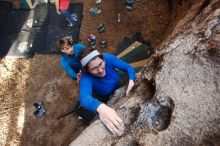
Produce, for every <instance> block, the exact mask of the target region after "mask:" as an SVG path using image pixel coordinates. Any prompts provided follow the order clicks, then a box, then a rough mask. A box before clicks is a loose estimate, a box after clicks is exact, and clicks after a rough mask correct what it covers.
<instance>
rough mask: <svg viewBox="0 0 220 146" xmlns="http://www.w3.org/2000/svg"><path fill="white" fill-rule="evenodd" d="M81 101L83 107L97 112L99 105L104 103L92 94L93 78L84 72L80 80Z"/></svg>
mask: <svg viewBox="0 0 220 146" xmlns="http://www.w3.org/2000/svg"><path fill="white" fill-rule="evenodd" d="M79 101H80V104H81V105H82V106H83V107H85V108H86V109H87V110H89V111H92V112H96V109H97V108H98V106H99V105H100V104H102V102H101V101H99V100H98V99H96V98H94V97H93V96H92V79H91V78H90V77H89V76H88V75H86V74H82V78H81V80H80V96H79Z"/></svg>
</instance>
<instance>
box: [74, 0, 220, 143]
mask: <svg viewBox="0 0 220 146" xmlns="http://www.w3.org/2000/svg"><path fill="white" fill-rule="evenodd" d="M179 2H182V3H183V2H184V1H179ZM120 91H121V92H122V91H124V89H120V90H119V91H118V92H120ZM117 96H118V95H117ZM113 99H115V98H113ZM113 107H114V108H115V109H116V111H117V112H118V113H119V115H120V116H121V117H122V118H123V119H124V122H125V125H126V131H125V134H123V135H122V136H121V137H115V136H113V135H112V134H110V133H109V132H108V131H107V130H106V128H105V127H104V126H103V125H102V123H101V122H100V121H99V120H97V121H95V122H93V123H92V124H91V125H90V126H89V127H88V128H87V129H86V130H85V131H84V132H83V133H82V134H81V135H80V136H79V137H78V138H77V139H76V140H75V141H73V142H72V143H71V145H73V146H82V145H106V146H108V145H116V146H125V145H126V146H138V145H144V146H145V145H146V146H166V145H167V146H180V145H183V146H190V145H204V146H205V145H206V146H207V145H210V146H211V145H216V146H217V145H220V108H219V107H220V1H218V0H213V1H211V0H210V1H209V0H207V1H206V0H204V1H198V2H197V1H194V3H192V5H191V7H190V9H189V11H188V12H187V14H186V15H185V16H184V17H183V18H182V19H181V21H179V23H176V27H174V29H173V30H172V32H170V35H169V36H168V37H167V38H166V39H165V40H164V42H163V43H162V44H161V46H160V48H159V51H157V52H156V53H155V54H154V55H153V56H151V58H149V61H148V63H147V64H146V66H145V68H144V69H143V70H142V72H141V74H140V75H139V77H138V79H137V84H136V86H135V89H134V90H133V92H132V94H131V95H130V96H129V97H121V98H120V99H119V100H118V102H117V103H116V104H114V106H113Z"/></svg>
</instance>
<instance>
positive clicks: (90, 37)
mask: <svg viewBox="0 0 220 146" xmlns="http://www.w3.org/2000/svg"><path fill="white" fill-rule="evenodd" d="M95 39H96V36H95V35H94V34H90V35H89V36H88V41H89V42H91V41H94V40H95Z"/></svg>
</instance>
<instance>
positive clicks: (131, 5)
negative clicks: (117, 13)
mask: <svg viewBox="0 0 220 146" xmlns="http://www.w3.org/2000/svg"><path fill="white" fill-rule="evenodd" d="M125 5H126V9H127V10H133V9H134V0H125Z"/></svg>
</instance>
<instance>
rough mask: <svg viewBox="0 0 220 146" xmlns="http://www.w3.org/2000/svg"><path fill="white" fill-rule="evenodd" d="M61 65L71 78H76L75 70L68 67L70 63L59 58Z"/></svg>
mask: <svg viewBox="0 0 220 146" xmlns="http://www.w3.org/2000/svg"><path fill="white" fill-rule="evenodd" d="M61 66H62V68H63V69H64V70H65V72H66V73H67V74H68V75H69V76H70V77H71V78H72V79H73V80H76V73H75V71H74V70H73V69H72V68H71V67H70V65H69V64H68V63H67V62H66V61H64V60H63V59H61Z"/></svg>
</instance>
